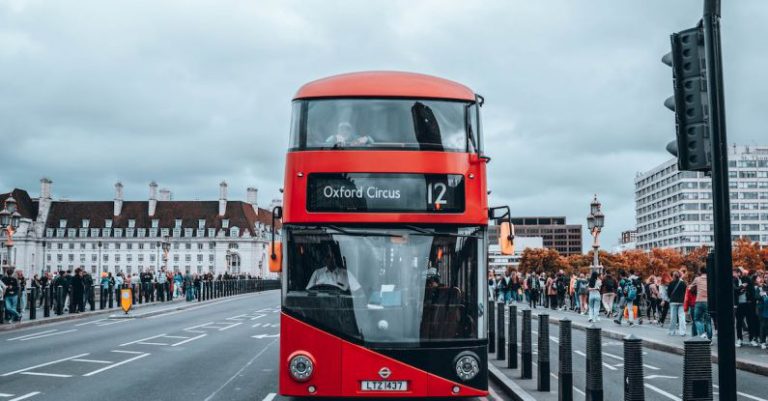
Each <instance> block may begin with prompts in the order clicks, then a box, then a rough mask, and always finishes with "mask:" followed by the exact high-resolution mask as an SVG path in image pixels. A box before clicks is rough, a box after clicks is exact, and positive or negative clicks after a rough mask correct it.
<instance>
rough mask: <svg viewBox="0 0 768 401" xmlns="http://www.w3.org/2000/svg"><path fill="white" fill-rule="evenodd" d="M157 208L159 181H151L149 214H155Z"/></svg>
mask: <svg viewBox="0 0 768 401" xmlns="http://www.w3.org/2000/svg"><path fill="white" fill-rule="evenodd" d="M155 210H157V183H156V182H154V181H152V182H150V183H149V215H150V216H154V215H155Z"/></svg>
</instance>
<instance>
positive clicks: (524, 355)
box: [520, 309, 533, 379]
mask: <svg viewBox="0 0 768 401" xmlns="http://www.w3.org/2000/svg"><path fill="white" fill-rule="evenodd" d="M522 340H523V341H522V343H523V344H522V345H523V347H522V349H521V350H520V362H521V363H522V365H523V366H522V368H521V369H520V378H521V379H532V378H533V349H532V345H531V310H530V309H526V310H524V311H523V338H522Z"/></svg>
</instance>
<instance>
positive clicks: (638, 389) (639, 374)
mask: <svg viewBox="0 0 768 401" xmlns="http://www.w3.org/2000/svg"><path fill="white" fill-rule="evenodd" d="M707 350H709V349H707ZM643 400H645V386H644V385H643V340H641V339H639V338H637V337H635V336H634V335H632V334H630V335H628V336H627V337H625V338H624V401H643Z"/></svg>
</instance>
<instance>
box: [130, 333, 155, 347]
mask: <svg viewBox="0 0 768 401" xmlns="http://www.w3.org/2000/svg"><path fill="white" fill-rule="evenodd" d="M164 335H165V333H163V334H158V335H156V336H152V337H147V338H142V339H141V340H136V341H131V342H129V343H125V344H120V345H119V346H120V347H125V346H126V345H131V344H136V343H140V342H145V341H148V340H154V339H155V338H158V337H162V336H164Z"/></svg>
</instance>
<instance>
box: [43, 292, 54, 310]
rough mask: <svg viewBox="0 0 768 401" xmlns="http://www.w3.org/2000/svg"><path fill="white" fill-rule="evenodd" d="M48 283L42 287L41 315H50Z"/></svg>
mask: <svg viewBox="0 0 768 401" xmlns="http://www.w3.org/2000/svg"><path fill="white" fill-rule="evenodd" d="M52 288H53V287H51V286H50V285H49V286H47V287H44V288H43V317H50V316H51V291H52Z"/></svg>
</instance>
